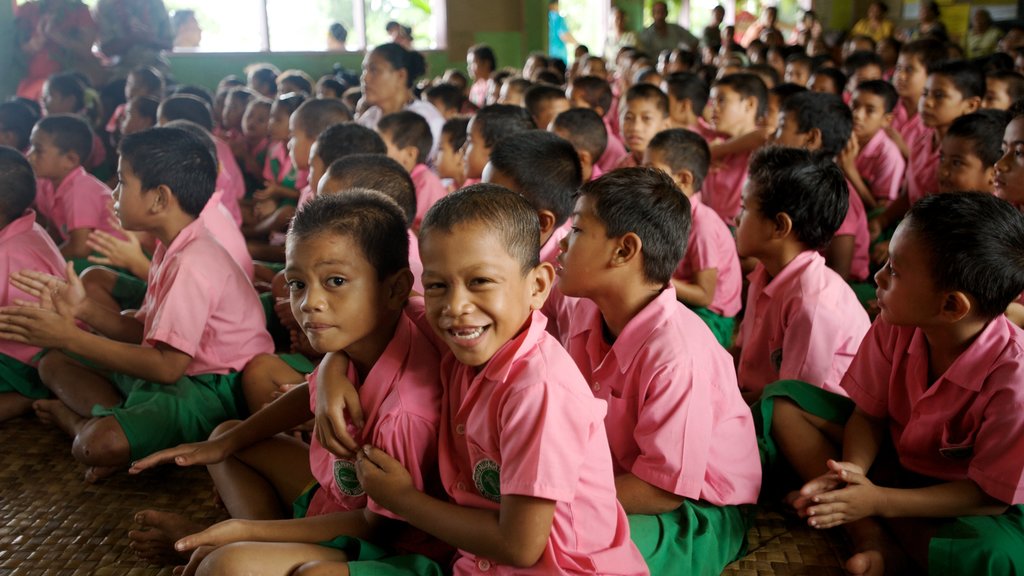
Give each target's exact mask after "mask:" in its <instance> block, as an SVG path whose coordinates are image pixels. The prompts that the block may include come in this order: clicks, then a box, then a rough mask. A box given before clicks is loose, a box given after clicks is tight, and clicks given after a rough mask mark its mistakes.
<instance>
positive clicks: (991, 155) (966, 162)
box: [939, 110, 1010, 194]
mask: <svg viewBox="0 0 1024 576" xmlns="http://www.w3.org/2000/svg"><path fill="white" fill-rule="evenodd" d="M1009 121H1010V114H1009V113H1008V112H1004V111H1002V110H980V111H978V112H975V113H973V114H967V115H965V116H961V117H959V118H957V119H956V120H954V121H953V124H951V125H950V127H949V130H948V131H947V132H946V136H945V137H944V138H943V139H942V146H941V150H942V152H941V155H940V157H939V192H955V191H958V190H962V191H974V192H987V193H989V194H992V193H994V192H995V178H996V163H997V162H998V161H999V159H1000V158H1001V157H1002V156H1003V150H1002V140H1003V133H1004V132H1005V131H1006V125H1007V124H1008V123H1009Z"/></svg>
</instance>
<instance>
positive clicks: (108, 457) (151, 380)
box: [0, 128, 273, 480]
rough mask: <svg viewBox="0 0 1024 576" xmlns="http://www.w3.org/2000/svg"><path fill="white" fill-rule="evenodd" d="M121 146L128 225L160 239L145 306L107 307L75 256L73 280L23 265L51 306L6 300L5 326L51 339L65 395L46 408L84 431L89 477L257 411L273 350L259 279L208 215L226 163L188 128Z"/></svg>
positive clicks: (46, 376)
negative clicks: (247, 404)
mask: <svg viewBox="0 0 1024 576" xmlns="http://www.w3.org/2000/svg"><path fill="white" fill-rule="evenodd" d="M120 153H121V158H120V163H119V169H118V172H119V180H120V184H119V185H118V188H117V202H116V204H115V210H116V211H117V214H118V217H119V218H120V220H121V224H122V226H124V228H125V229H126V230H139V231H144V232H149V233H152V234H153V235H154V236H156V238H157V239H158V241H159V242H160V245H159V247H158V248H157V250H156V253H155V254H154V255H153V264H152V267H151V269H150V274H149V281H148V289H147V292H146V297H145V300H144V302H143V304H142V307H141V308H140V309H139V310H138V312H136V313H135V315H134V316H132V315H127V316H122V315H121V314H119V313H118V312H115V311H111V310H107V309H104V308H101V307H98V306H95V305H94V304H93V302H92V301H90V300H89V299H88V298H87V297H86V296H85V294H84V291H83V289H82V285H81V282H80V281H79V279H78V277H77V276H75V275H74V272H73V269H71V267H70V265H69V273H68V281H67V282H66V283H63V282H61V281H59V280H58V279H57V278H54V277H52V276H47V275H43V274H38V273H34V272H26V273H19V274H17V275H15V277H14V279H13V280H15V281H16V282H17V284H16V286H18V287H19V288H21V289H23V290H26V291H27V292H29V293H30V294H32V295H33V296H36V297H39V298H41V299H42V300H41V303H42V304H43V306H41V307H8V308H4V309H3V310H2V312H0V334H2V335H3V336H4V337H6V338H8V339H11V340H15V341H18V342H23V343H26V344H29V345H33V346H39V347H45V348H49V349H50V351H49V352H48V353H47V354H46V355H45V356H43V358H42V360H41V361H40V363H39V374H40V377H41V378H42V381H43V384H45V385H46V387H47V388H49V389H50V390H51V391H52V392H54V394H56V396H57V399H56V400H39V401H37V402H36V403H35V404H34V407H35V409H36V413H37V414H38V415H39V416H40V417H41V418H42V419H43V420H45V421H47V422H52V423H53V424H55V425H57V426H58V427H59V428H60V429H61V430H63V431H64V432H66V433H67V434H69V435H70V436H72V437H74V439H75V441H74V445H73V448H72V454H73V455H74V456H75V458H76V459H77V460H78V461H79V462H82V463H83V464H86V465H87V466H89V469H88V471H87V472H86V479H87V480H96V479H98V478H100V477H102V476H104V475H107V474H111V473H113V472H114V471H116V470H117V468H119V467H121V466H125V465H127V464H128V463H129V462H131V461H133V460H136V459H138V458H141V457H143V456H146V455H148V454H150V453H152V452H155V451H157V450H160V449H163V448H166V447H168V446H173V445H176V444H179V443H181V442H189V441H197V440H202V439H203V438H205V437H207V436H208V435H209V433H210V431H211V430H212V429H213V427H214V426H216V425H217V424H218V423H219V422H221V421H223V420H227V419H229V418H237V417H238V416H239V415H240V414H244V413H245V409H244V407H243V406H241V403H240V402H239V400H240V393H239V392H240V391H239V387H238V385H237V378H238V373H239V371H240V370H241V369H242V368H243V367H244V366H245V364H246V363H247V362H248V361H249V360H250V359H251V358H252V357H253V356H255V355H256V354H260V353H264V352H269V351H271V350H272V348H273V346H272V343H271V340H270V336H269V335H268V334H267V332H266V330H265V328H264V327H263V317H262V314H260V304H259V299H258V298H257V297H256V292H255V291H254V290H253V288H252V284H251V283H250V282H249V279H248V278H247V277H246V276H245V273H244V272H243V271H242V269H241V268H240V267H239V266H238V265H237V264H236V263H235V262H234V261H233V260H232V259H231V256H230V255H228V253H227V251H226V250H224V248H223V247H221V245H220V244H219V243H218V242H217V241H216V239H215V238H214V237H213V236H212V235H211V233H210V232H209V231H208V230H207V229H206V226H205V225H204V224H203V223H202V222H201V221H197V218H198V217H199V214H200V212H201V211H202V209H203V207H204V206H205V205H206V204H207V202H208V200H209V199H210V196H211V194H213V190H214V181H215V179H216V175H217V166H216V163H215V161H214V159H213V156H211V155H210V153H209V151H208V150H207V148H206V147H205V146H204V145H203V143H202V142H201V141H200V140H199V139H198V138H196V137H195V136H193V135H192V134H189V133H188V132H185V131H184V130H180V129H176V128H154V129H152V130H147V131H145V132H140V133H138V134H135V135H132V136H127V137H125V139H124V140H122V142H121V147H120ZM51 294H52V296H51ZM48 301H49V302H48ZM76 320H79V321H81V322H83V323H84V324H87V325H88V326H90V327H91V328H92V329H93V330H94V332H93V331H87V330H84V329H82V328H79V327H78V326H77V325H76V324H75V321H76Z"/></svg>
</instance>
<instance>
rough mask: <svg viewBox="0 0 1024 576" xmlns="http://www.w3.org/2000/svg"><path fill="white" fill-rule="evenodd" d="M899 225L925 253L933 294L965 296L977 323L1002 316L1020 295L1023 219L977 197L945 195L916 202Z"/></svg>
mask: <svg viewBox="0 0 1024 576" xmlns="http://www.w3.org/2000/svg"><path fill="white" fill-rule="evenodd" d="M901 226H906V227H907V228H909V229H910V230H912V231H913V233H914V234H915V236H916V238H917V239H918V240H920V241H921V243H922V244H924V245H925V246H926V247H927V249H928V251H929V252H930V253H929V254H928V260H929V264H930V267H931V273H932V281H933V282H935V287H936V288H938V289H939V290H957V291H961V292H965V293H966V294H968V295H969V296H970V297H971V298H972V299H973V300H974V302H975V305H976V310H977V312H978V314H979V315H980V316H982V317H983V318H995V317H996V316H999V315H1000V314H1002V313H1003V312H1004V311H1005V310H1006V307H1007V306H1009V304H1010V302H1013V301H1014V300H1015V299H1016V298H1017V296H1019V295H1020V293H1021V291H1022V290H1024V216H1022V215H1021V213H1020V212H1019V211H1017V209H1016V208H1015V207H1013V205H1011V204H1010V203H1008V202H1006V201H1005V200H1002V199H999V198H997V197H995V196H993V195H991V194H987V193H983V192H949V193H946V194H933V195H930V196H926V197H924V198H922V199H921V200H918V201H917V202H916V203H914V205H913V206H912V207H911V208H910V211H909V212H907V216H906V218H904V220H903V224H901Z"/></svg>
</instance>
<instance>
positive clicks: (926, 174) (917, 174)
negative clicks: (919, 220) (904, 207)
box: [907, 128, 942, 206]
mask: <svg viewBox="0 0 1024 576" xmlns="http://www.w3.org/2000/svg"><path fill="white" fill-rule="evenodd" d="M926 130H927V131H926V132H924V133H922V134H921V135H920V136H918V138H917V140H915V141H914V142H908V144H909V146H910V160H909V161H908V162H907V200H909V201H910V205H911V206H913V205H914V204H915V203H916V202H917V201H918V200H920V199H921V198H924V197H925V196H928V195H929V194H935V193H936V192H938V191H939V156H940V154H941V152H942V150H941V148H940V147H939V144H938V142H937V139H936V135H935V131H934V130H932V129H931V128H927V129H926Z"/></svg>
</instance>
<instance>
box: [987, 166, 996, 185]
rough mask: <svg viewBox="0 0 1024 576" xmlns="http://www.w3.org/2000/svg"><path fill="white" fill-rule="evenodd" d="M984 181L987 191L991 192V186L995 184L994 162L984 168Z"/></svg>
mask: <svg viewBox="0 0 1024 576" xmlns="http://www.w3.org/2000/svg"><path fill="white" fill-rule="evenodd" d="M985 182H987V183H988V191H989V192H992V191H993V190H992V188H993V187H994V186H995V185H996V167H995V164H993V165H992V166H989V167H988V168H985Z"/></svg>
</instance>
